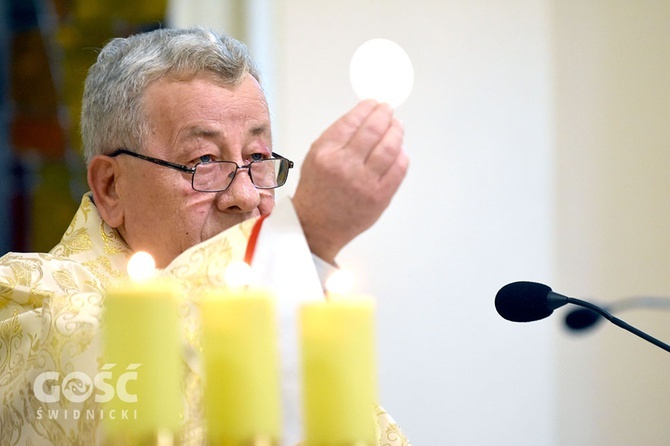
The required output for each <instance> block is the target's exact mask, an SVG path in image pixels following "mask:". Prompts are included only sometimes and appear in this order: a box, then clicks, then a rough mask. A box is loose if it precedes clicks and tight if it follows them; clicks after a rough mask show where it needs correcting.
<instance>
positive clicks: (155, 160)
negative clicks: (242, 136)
mask: <svg viewBox="0 0 670 446" xmlns="http://www.w3.org/2000/svg"><path fill="white" fill-rule="evenodd" d="M124 154H125V155H130V156H134V157H135V158H139V159H141V160H144V161H149V162H150V163H154V164H158V165H159V166H163V167H169V168H170V169H175V170H179V171H181V172H186V173H190V174H191V187H192V188H193V190H195V191H198V192H223V191H225V190H226V189H228V188H229V187H230V185H231V184H233V181H234V180H235V175H237V171H238V170H240V169H247V171H248V172H249V178H250V179H251V183H252V184H253V185H254V187H255V188H256V189H276V188H278V187H282V186H283V185H284V184H286V179H287V178H288V170H287V172H286V175H285V176H284V179H283V181H282V182H281V184H277V185H276V186H272V187H263V186H257V185H256V183H255V182H254V178H253V176H252V175H251V165H252V164H254V163H258V162H263V161H267V160H271V159H279V160H283V161H286V164H287V165H288V169H293V166H294V163H293V161H291V160H290V159H288V158H285V157H283V156H281V155H280V154H278V153H275V152H272V156H273V158H266V159H263V160H257V161H251V162H250V163H249V164H245V165H243V166H240V165H239V164H237V163H236V162H235V161H211V162H212V163H228V164H233V165H235V167H236V169H235V172H234V173H233V176H232V177H231V178H230V182H229V183H228V186H226V187H225V188H224V189H217V190H200V189H196V188H195V186H194V185H193V179H194V178H195V169H196V167H198V166H199V165H200V164H209V163H198V164H196V165H195V166H193V167H188V166H185V165H183V164H177V163H173V162H171V161H165V160H162V159H159V158H154V157H152V156H147V155H142V154H141V153H137V152H133V151H132V150H128V149H116V150H115V151H113V152H112V153H109V154H107V156H109V157H112V158H114V157H116V156H119V155H124Z"/></svg>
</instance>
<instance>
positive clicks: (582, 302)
mask: <svg viewBox="0 0 670 446" xmlns="http://www.w3.org/2000/svg"><path fill="white" fill-rule="evenodd" d="M567 299H568V303H571V304H575V305H579V306H580V307H584V308H588V309H589V310H591V311H595V312H596V313H598V314H599V315H601V316H602V317H604V318H605V319H607V320H608V321H610V322H611V323H613V324H614V325H616V326H617V327H620V328H623V329H624V330H627V331H629V332H630V333H633V334H634V335H637V336H639V337H641V338H642V339H644V340H645V341H648V342H651V343H652V344H654V345H655V346H657V347H660V348H662V349H663V350H665V351H666V352H669V353H670V345H668V344H666V343H665V342H662V341H660V340H658V339H656V338H654V337H653V336H650V335H648V334H647V333H645V332H643V331H641V330H638V329H637V328H635V327H633V326H632V325H630V324H628V323H627V322H625V321H622V320H621V319H619V318H618V317H616V316H614V315H612V314H611V313H609V312H608V311H606V310H605V309H603V308H601V307H599V306H597V305H594V304H592V303H590V302H587V301H585V300H581V299H576V298H574V297H568V298H567Z"/></svg>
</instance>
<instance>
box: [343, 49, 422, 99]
mask: <svg viewBox="0 0 670 446" xmlns="http://www.w3.org/2000/svg"><path fill="white" fill-rule="evenodd" d="M349 78H350V80H351V86H352V87H353V89H354V93H356V96H358V98H359V99H375V100H377V101H379V102H386V103H387V104H389V105H390V106H391V107H393V108H396V107H398V106H400V105H401V104H402V103H403V102H405V100H407V98H408V97H409V94H410V93H411V91H412V86H413V85H414V68H413V66H412V61H411V59H410V58H409V56H408V55H407V53H406V52H405V50H404V49H402V47H401V46H400V45H398V44H397V43H395V42H393V41H391V40H388V39H381V38H379V39H372V40H368V41H367V42H365V43H363V44H362V45H361V46H360V47H358V49H357V50H356V51H355V52H354V55H353V56H352V58H351V63H350V64H349Z"/></svg>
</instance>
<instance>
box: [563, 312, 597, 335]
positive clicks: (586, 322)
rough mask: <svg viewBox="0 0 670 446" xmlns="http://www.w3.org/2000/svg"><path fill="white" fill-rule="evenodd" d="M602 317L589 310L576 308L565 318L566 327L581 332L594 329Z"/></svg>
mask: <svg viewBox="0 0 670 446" xmlns="http://www.w3.org/2000/svg"><path fill="white" fill-rule="evenodd" d="M601 319H602V317H601V316H600V315H599V314H598V313H596V312H595V311H592V310H589V309H588V308H576V309H574V310H572V311H570V312H569V313H568V314H567V315H566V316H565V325H566V326H567V327H568V328H570V329H571V330H575V331H579V330H585V329H587V328H591V327H593V326H594V325H595V324H596V323H598V322H599V321H600V320H601Z"/></svg>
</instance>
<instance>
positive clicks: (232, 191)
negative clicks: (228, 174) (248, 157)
mask: <svg viewBox="0 0 670 446" xmlns="http://www.w3.org/2000/svg"><path fill="white" fill-rule="evenodd" d="M260 199H261V195H260V191H259V190H258V189H256V186H254V184H253V183H252V181H251V177H250V174H249V168H248V167H239V168H238V169H237V172H236V174H235V177H234V178H233V181H232V183H230V186H228V189H226V190H225V191H223V192H220V193H219V197H218V201H219V203H220V206H221V207H223V208H225V209H231V208H239V210H240V211H242V212H250V211H252V210H254V209H256V208H257V207H258V205H259V204H260Z"/></svg>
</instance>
